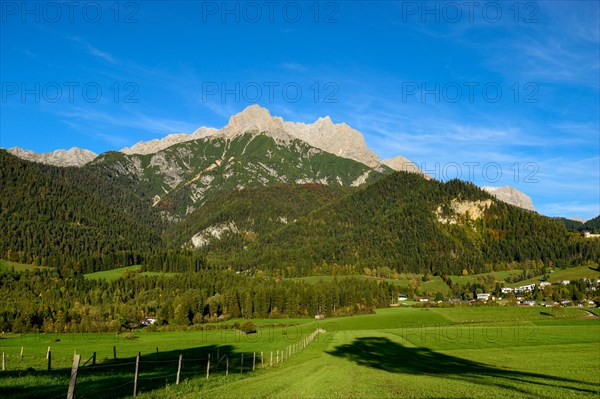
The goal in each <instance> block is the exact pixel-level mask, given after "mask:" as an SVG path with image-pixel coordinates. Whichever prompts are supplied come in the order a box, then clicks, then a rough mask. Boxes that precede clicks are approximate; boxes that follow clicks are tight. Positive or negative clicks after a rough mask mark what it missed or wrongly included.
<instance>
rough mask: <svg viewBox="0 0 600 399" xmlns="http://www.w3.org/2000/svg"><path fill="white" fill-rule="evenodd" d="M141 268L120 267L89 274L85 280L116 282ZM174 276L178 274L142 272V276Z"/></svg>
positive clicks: (138, 266)
mask: <svg viewBox="0 0 600 399" xmlns="http://www.w3.org/2000/svg"><path fill="white" fill-rule="evenodd" d="M141 268H142V267H141V266H140V265H133V266H124V267H119V268H116V269H111V270H104V271H101V272H95V273H88V274H86V275H85V278H89V279H105V280H107V281H114V280H117V279H119V278H121V277H123V275H124V274H125V273H127V272H137V271H139V270H140V269H141ZM173 274H176V273H161V272H142V273H140V275H142V276H168V275H173Z"/></svg>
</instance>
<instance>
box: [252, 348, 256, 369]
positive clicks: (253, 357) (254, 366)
mask: <svg viewBox="0 0 600 399" xmlns="http://www.w3.org/2000/svg"><path fill="white" fill-rule="evenodd" d="M254 370H256V352H254V354H253V355H252V371H254Z"/></svg>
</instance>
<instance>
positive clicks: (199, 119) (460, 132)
mask: <svg viewBox="0 0 600 399" xmlns="http://www.w3.org/2000/svg"><path fill="white" fill-rule="evenodd" d="M0 4H1V7H2V8H1V10H0V11H1V18H2V19H1V21H0V81H1V83H2V99H1V103H0V105H1V115H0V116H1V118H0V146H2V147H4V148H9V147H12V146H20V147H23V148H26V149H31V150H34V151H37V152H45V151H52V150H55V149H58V148H70V147H72V146H78V147H83V148H87V149H90V150H92V151H95V152H98V153H99V152H103V151H107V150H113V149H119V148H122V147H124V146H130V145H132V144H134V143H135V142H137V141H140V140H149V139H152V138H158V137H162V136H164V135H166V134H168V133H175V132H192V131H194V130H195V129H196V128H198V127H200V126H211V127H217V128H218V127H222V126H224V125H225V124H226V123H227V120H228V117H229V116H230V115H231V114H234V113H237V112H239V111H241V110H242V109H243V108H245V107H246V106H247V105H249V104H252V103H259V104H260V105H262V106H264V107H266V108H268V109H270V110H271V113H272V114H273V115H278V116H282V117H284V119H286V120H291V121H302V122H312V121H314V120H315V119H317V118H318V117H320V116H325V115H329V116H331V118H332V119H333V120H334V122H346V123H348V124H349V125H350V126H352V127H354V128H356V129H358V130H360V131H361V132H362V133H363V134H364V135H365V139H366V141H367V143H368V144H369V146H370V147H371V148H373V149H374V150H375V151H376V152H377V153H378V154H379V155H380V156H381V157H382V158H386V157H391V156H394V155H403V156H405V157H407V158H409V159H411V160H412V161H414V162H415V163H417V164H418V165H420V166H421V167H423V168H424V169H425V170H426V171H428V172H429V173H430V174H432V175H435V176H436V177H438V178H441V179H447V178H452V177H455V176H458V174H459V173H460V177H461V178H462V179H464V180H471V181H474V182H475V183H477V184H480V185H494V186H499V185H507V184H510V185H512V186H515V187H517V188H519V189H520V190H522V191H524V192H525V193H527V194H529V195H530V196H531V197H532V199H533V201H534V204H535V205H536V207H537V209H538V210H539V211H540V212H541V213H544V214H547V215H562V216H567V217H581V218H591V217H594V216H596V215H598V214H599V213H600V133H599V129H600V126H599V112H600V111H599V109H600V96H599V92H600V81H599V80H600V69H599V60H600V54H599V47H600V33H599V18H600V17H599V8H598V2H597V1H580V2H578V1H564V2H562V1H539V2H483V1H482V2H470V1H459V2H427V3H425V2H421V1H417V2H408V1H404V2H402V1H396V2H383V1H375V2H373V1H372V2H360V1H346V2H328V1H324V2H314V1H309V2H300V1H297V2H293V1H279V2H275V3H269V2H263V1H258V2H227V3H223V2H220V1H219V2H212V1H208V2H202V1H182V2H177V1H175V2H173V1H169V2H167V1H138V2H136V1H130V2H127V1H125V2H119V3H117V2H114V1H109V2H83V1H82V2H76V3H64V2H12V1H2V2H1V3H0Z"/></svg>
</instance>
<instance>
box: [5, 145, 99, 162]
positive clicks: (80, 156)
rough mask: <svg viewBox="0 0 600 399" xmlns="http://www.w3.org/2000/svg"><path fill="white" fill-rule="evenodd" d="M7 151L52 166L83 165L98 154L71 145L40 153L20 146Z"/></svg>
mask: <svg viewBox="0 0 600 399" xmlns="http://www.w3.org/2000/svg"><path fill="white" fill-rule="evenodd" d="M7 151H8V152H9V153H11V154H13V155H15V156H17V157H19V158H21V159H25V160H28V161H32V162H39V163H44V164H47V165H54V166H83V165H85V164H87V163H89V162H91V161H93V160H94V158H96V157H97V156H98V154H96V153H94V152H92V151H89V150H84V149H82V148H77V147H73V148H71V149H69V150H56V151H52V152H44V153H41V154H38V153H35V152H33V151H30V150H24V149H22V148H20V147H13V148H9V149H8V150H7Z"/></svg>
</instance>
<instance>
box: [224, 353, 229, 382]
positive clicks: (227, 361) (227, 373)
mask: <svg viewBox="0 0 600 399" xmlns="http://www.w3.org/2000/svg"><path fill="white" fill-rule="evenodd" d="M228 375H229V355H225V377H227V376H228Z"/></svg>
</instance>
